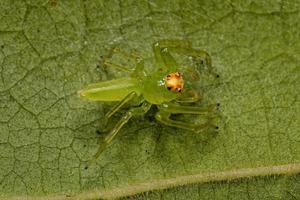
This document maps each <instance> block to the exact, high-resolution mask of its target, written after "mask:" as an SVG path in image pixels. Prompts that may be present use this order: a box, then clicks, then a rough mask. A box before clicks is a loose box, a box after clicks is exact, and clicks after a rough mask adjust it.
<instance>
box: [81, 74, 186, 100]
mask: <svg viewBox="0 0 300 200" xmlns="http://www.w3.org/2000/svg"><path fill="white" fill-rule="evenodd" d="M167 75H168V72H160V71H157V72H155V73H153V74H150V75H147V76H144V77H138V78H136V77H128V78H120V79H114V80H110V81H104V82H99V83H94V84H90V85H88V86H87V87H86V88H85V89H83V90H81V91H79V94H80V97H81V98H85V99H88V100H92V101H121V100H122V99H124V98H125V97H126V96H127V95H128V94H130V93H131V92H135V93H136V94H137V95H142V97H143V98H144V99H145V100H146V101H148V102H149V103H151V104H161V103H164V102H169V101H172V100H174V99H176V98H178V96H180V95H181V93H174V92H171V91H169V90H167V89H166V87H165V84H164V77H165V76H167Z"/></svg>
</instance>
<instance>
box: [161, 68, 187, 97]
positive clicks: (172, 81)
mask: <svg viewBox="0 0 300 200" xmlns="http://www.w3.org/2000/svg"><path fill="white" fill-rule="evenodd" d="M165 86H166V88H167V89H168V90H170V91H172V92H181V91H182V89H183V86H184V81H183V77H182V75H181V74H180V73H179V72H173V73H170V74H168V75H167V76H166V77H165Z"/></svg>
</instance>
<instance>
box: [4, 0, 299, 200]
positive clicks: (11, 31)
mask: <svg viewBox="0 0 300 200" xmlns="http://www.w3.org/2000/svg"><path fill="white" fill-rule="evenodd" d="M299 10H300V4H299V2H298V1H292V0H285V1H271V0H268V1H258V0H257V1H254V0H245V1H234V0H231V1H223V0H219V1H217V0H213V1H210V0H206V1H204V0H203V1H198V0H189V1H181V0H174V1H171V0H170V1H160V0H156V1H154V0H151V1H150V0H147V1H146V0H145V1H101V0H98V1H79V0H78V1H60V0H49V1H48V0H44V1H43V0H39V1H35V0H31V1H30V0H27V1H22V0H10V1H9V0H7V1H1V2H0V75H1V76H0V113H1V114H0V198H12V199H14V198H15V199H17V198H20V199H22V198H25V197H28V198H29V199H30V198H40V199H46V198H47V199H51V198H52V199H63V198H65V197H67V196H71V197H74V198H78V199H86V198H100V197H103V198H112V197H122V196H127V195H133V194H137V193H140V192H147V191H151V190H158V192H156V193H158V194H159V197H160V198H163V199H168V198H170V199H172V197H174V196H172V195H175V197H177V195H178V198H187V199H188V198H189V197H191V198H190V199H196V198H197V197H198V196H197V195H198V194H199V197H203V196H204V194H205V197H206V198H207V199H212V198H214V197H216V199H222V197H224V198H227V199H231V198H238V197H239V195H241V197H243V198H245V199H246V198H248V196H247V194H249V196H250V197H251V196H252V195H253V196H256V194H259V195H257V196H261V197H262V198H260V199H263V198H265V199H268V198H269V197H270V196H271V197H274V199H275V198H280V197H282V198H284V197H286V199H292V197H293V196H295V197H296V198H297V197H299V195H300V191H299V189H298V190H297V188H299V187H294V186H299V175H298V176H297V175H293V174H297V173H299V172H300V134H299V130H300V122H299V119H300V110H299V109H300V104H299V94H300V76H299V75H300V60H299V58H300V43H299V40H300V22H299V20H298V19H299V17H300V12H299ZM162 38H167V39H171V38H185V39H189V40H191V41H192V42H193V46H194V47H195V48H198V49H204V50H206V51H207V52H209V54H210V55H211V57H212V60H213V65H214V67H215V68H216V70H217V71H218V73H219V74H220V75H221V78H220V79H219V80H218V81H216V80H212V79H209V78H205V77H206V76H205V75H204V76H203V79H202V81H201V84H199V85H198V87H199V89H201V91H202V92H203V101H202V102H201V104H202V105H204V106H205V105H207V104H210V103H220V104H221V110H220V114H221V116H222V117H221V120H220V121H219V126H220V131H219V132H218V133H217V134H213V133H210V132H204V133H201V134H195V133H192V132H188V131H182V130H177V129H174V128H170V127H165V126H162V125H160V124H159V123H157V122H155V121H154V120H153V114H154V112H155V110H152V111H151V112H150V113H149V114H148V115H146V116H145V117H144V118H136V119H133V120H131V121H130V122H129V123H128V124H127V125H126V126H125V127H124V128H123V129H122V130H121V133H120V135H119V137H117V138H116V139H115V140H114V142H113V144H112V145H111V146H110V147H109V148H108V149H107V150H106V151H105V152H104V153H103V154H102V155H101V157H100V158H99V159H98V160H97V164H96V165H95V166H92V167H91V168H89V169H88V170H85V169H84V162H85V161H86V160H88V159H90V158H91V157H92V156H93V154H94V153H95V152H96V151H97V147H98V141H99V140H101V139H103V135H100V136H99V135H98V134H97V133H96V131H97V130H98V129H99V128H100V127H101V119H103V115H104V113H105V112H106V111H107V110H108V109H109V108H110V107H111V105H112V104H104V103H98V102H87V101H83V100H81V99H79V98H78V96H77V91H78V90H79V89H82V88H83V87H84V86H85V85H87V84H89V83H92V82H97V81H101V80H107V79H110V78H113V77H114V76H122V74H120V73H114V74H107V73H105V72H104V71H103V70H102V69H101V66H100V68H99V67H97V65H98V64H99V59H100V55H102V54H105V53H107V50H108V49H109V48H111V47H112V46H119V47H121V48H122V49H124V50H126V51H130V50H135V51H136V52H137V53H139V54H140V55H141V56H143V57H145V58H149V62H148V65H147V66H148V70H151V66H153V65H154V64H155V63H153V62H151V59H150V58H152V57H153V53H152V50H151V45H152V43H153V42H155V41H157V40H159V39H162ZM147 61H148V60H147ZM121 64H126V63H121ZM121 114H122V113H120V114H119V115H116V117H115V118H113V119H112V121H111V122H110V124H111V125H113V124H114V123H115V122H116V121H117V120H118V117H120V116H121ZM179 117H180V116H179ZM184 119H186V120H195V121H197V120H199V121H200V122H201V119H198V118H196V119H193V118H192V117H191V116H186V117H184ZM275 174H281V175H280V176H270V175H275ZM249 177H257V178H252V179H248V178H249ZM235 179H241V180H236V181H234V180H235ZM219 181H221V182H219ZM189 183H193V184H196V185H191V186H185V187H182V186H181V185H185V184H189ZM203 183H205V184H203ZM170 187H175V188H174V189H169V190H167V191H164V190H162V189H166V188H170ZM262 187H263V188H265V189H262ZM199 190H200V192H201V194H200V192H199ZM232 190H234V191H237V192H233V193H231V191H232ZM202 191H203V194H202ZM240 191H246V192H245V193H243V192H240ZM247 191H248V193H247ZM273 192H274V194H275V195H274V196H272V195H270V194H268V193H273ZM156 193H155V192H154V193H149V196H147V195H146V196H145V198H146V199H147V198H149V199H151V198H152V199H156V196H155V195H156ZM229 193H230V194H229ZM288 193H289V194H291V196H288V195H289V194H288ZM210 195H211V196H210ZM268 195H269V196H268ZM218 196H219V197H218ZM233 196H234V197H233ZM139 197H141V198H143V195H141V196H137V198H139ZM209 197H211V198H209ZM133 198H134V197H133Z"/></svg>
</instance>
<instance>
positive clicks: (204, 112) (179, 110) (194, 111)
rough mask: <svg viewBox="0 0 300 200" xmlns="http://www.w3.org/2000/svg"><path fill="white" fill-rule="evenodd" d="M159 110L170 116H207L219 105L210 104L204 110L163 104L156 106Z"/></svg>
mask: <svg viewBox="0 0 300 200" xmlns="http://www.w3.org/2000/svg"><path fill="white" fill-rule="evenodd" d="M157 107H158V109H159V110H161V111H164V112H168V113H172V114H178V113H182V114H197V115H209V114H210V113H213V112H214V111H215V110H216V109H217V108H218V107H219V104H212V105H209V106H208V107H206V108H203V107H195V106H182V105H179V104H176V103H163V104H161V105H158V106H157Z"/></svg>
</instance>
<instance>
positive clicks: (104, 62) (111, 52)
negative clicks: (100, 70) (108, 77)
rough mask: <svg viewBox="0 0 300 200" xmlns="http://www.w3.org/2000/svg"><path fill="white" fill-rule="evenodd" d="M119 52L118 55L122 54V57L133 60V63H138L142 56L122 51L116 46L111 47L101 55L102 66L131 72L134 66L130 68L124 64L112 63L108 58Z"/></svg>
mask: <svg viewBox="0 0 300 200" xmlns="http://www.w3.org/2000/svg"><path fill="white" fill-rule="evenodd" d="M117 53H118V54H119V55H120V56H122V57H123V58H126V59H129V60H131V61H133V62H134V63H136V64H138V63H140V62H142V58H141V57H139V56H138V55H135V54H133V53H131V54H128V53H126V52H124V51H122V50H121V49H120V48H118V47H112V48H111V49H110V50H109V51H108V54H107V55H104V56H101V62H102V65H103V66H106V67H113V68H116V69H118V70H120V71H124V72H127V73H132V72H133V71H134V70H135V69H134V68H130V67H128V66H127V67H124V66H120V65H118V64H115V63H112V62H110V61H108V60H110V59H111V58H112V57H113V55H114V54H117Z"/></svg>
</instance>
